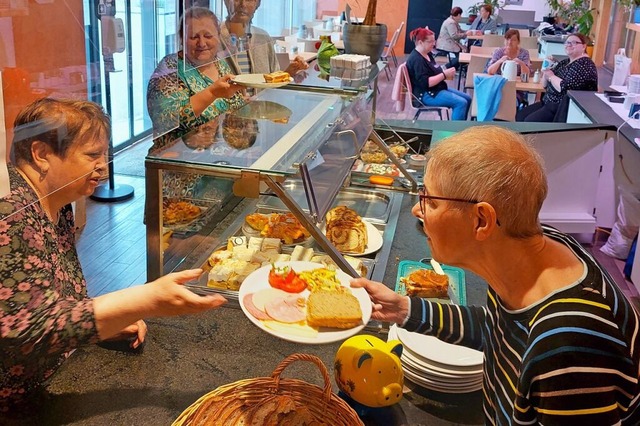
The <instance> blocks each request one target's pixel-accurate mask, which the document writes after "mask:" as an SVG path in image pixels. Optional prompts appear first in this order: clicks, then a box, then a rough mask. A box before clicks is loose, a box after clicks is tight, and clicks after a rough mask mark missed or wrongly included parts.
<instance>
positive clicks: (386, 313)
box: [351, 278, 409, 324]
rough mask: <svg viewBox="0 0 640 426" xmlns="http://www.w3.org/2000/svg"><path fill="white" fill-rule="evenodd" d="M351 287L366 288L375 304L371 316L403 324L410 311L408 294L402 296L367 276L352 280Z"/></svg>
mask: <svg viewBox="0 0 640 426" xmlns="http://www.w3.org/2000/svg"><path fill="white" fill-rule="evenodd" d="M351 287H355V288H364V289H365V290H366V291H367V293H369V297H370V298H371V303H372V304H373V313H372V315H371V317H372V318H373V319H375V320H378V321H386V322H393V323H396V324H402V322H403V321H404V320H405V318H406V317H407V315H408V312H409V300H408V298H407V296H401V295H399V294H398V293H396V292H395V291H393V290H391V289H390V288H389V287H387V286H386V285H384V284H382V283H379V282H375V281H370V280H368V279H366V278H356V279H353V280H351Z"/></svg>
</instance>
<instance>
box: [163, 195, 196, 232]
mask: <svg viewBox="0 0 640 426" xmlns="http://www.w3.org/2000/svg"><path fill="white" fill-rule="evenodd" d="M162 207H163V209H162V223H163V225H164V226H168V225H185V224H188V223H190V222H193V221H194V220H196V219H197V218H199V217H200V215H201V214H202V209H201V208H200V207H199V206H196V205H195V204H193V203H190V202H188V201H182V200H165V202H164V203H163V206H162Z"/></svg>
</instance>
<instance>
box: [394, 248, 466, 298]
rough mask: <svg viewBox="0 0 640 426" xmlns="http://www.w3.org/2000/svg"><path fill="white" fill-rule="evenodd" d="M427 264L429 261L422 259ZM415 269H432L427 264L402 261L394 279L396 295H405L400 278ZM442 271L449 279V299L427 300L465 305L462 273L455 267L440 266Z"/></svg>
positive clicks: (464, 286)
mask: <svg viewBox="0 0 640 426" xmlns="http://www.w3.org/2000/svg"><path fill="white" fill-rule="evenodd" d="M423 260H424V261H426V262H428V261H429V259H423ZM416 269H433V268H432V267H431V265H430V264H429V263H424V262H416V261H414V260H403V261H402V262H400V265H398V276H397V277H396V293H399V294H402V295H406V294H407V290H406V288H405V285H404V283H403V282H402V280H400V278H402V277H406V276H407V275H409V274H410V273H412V272H413V271H415V270H416ZM442 270H443V271H444V273H445V274H447V276H448V277H449V299H450V300H449V299H439V298H429V299H428V300H433V301H436V302H445V303H454V304H456V305H466V304H467V284H466V282H465V278H464V271H463V270H462V269H460V268H456V267H455V266H447V265H442Z"/></svg>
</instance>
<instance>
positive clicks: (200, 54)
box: [147, 7, 245, 154]
mask: <svg viewBox="0 0 640 426" xmlns="http://www.w3.org/2000/svg"><path fill="white" fill-rule="evenodd" d="M183 23H184V28H183ZM178 32H179V36H180V39H181V40H183V48H182V50H180V51H179V52H178V53H172V54H169V55H167V56H165V57H164V58H163V59H162V60H161V61H160V63H159V64H158V66H157V67H156V69H155V71H154V73H153V75H152V76H151V79H150V80H149V86H148V88H147V107H148V110H149V115H150V116H151V120H152V121H153V130H154V135H156V136H155V137H154V139H153V146H152V147H151V149H150V150H149V153H150V154H153V153H155V152H157V151H159V150H161V149H162V148H164V147H166V146H167V145H169V144H170V143H172V142H173V141H175V140H176V139H177V138H179V137H181V136H182V135H184V134H185V133H187V132H189V131H191V130H193V129H194V128H196V127H198V126H200V125H202V124H204V123H206V122H208V121H210V120H213V119H214V118H216V117H218V116H219V115H221V114H224V113H225V112H227V111H233V110H235V109H238V108H240V107H241V106H243V105H244V104H245V101H244V98H243V96H242V93H241V91H242V87H241V86H238V85H235V84H232V83H231V79H232V78H233V75H232V74H231V69H230V68H229V65H228V64H227V62H226V61H224V60H220V59H218V56H217V55H218V52H219V51H220V27H219V23H218V18H217V17H216V16H215V15H214V13H213V12H212V11H210V10H209V9H207V8H205V7H192V8H189V9H187V10H186V11H185V13H184V17H183V19H181V20H180V29H179V31H178Z"/></svg>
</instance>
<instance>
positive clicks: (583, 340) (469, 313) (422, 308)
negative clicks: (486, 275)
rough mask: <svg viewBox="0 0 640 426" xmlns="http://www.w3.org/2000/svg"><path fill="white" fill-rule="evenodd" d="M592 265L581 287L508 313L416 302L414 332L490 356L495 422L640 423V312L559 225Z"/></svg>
mask: <svg viewBox="0 0 640 426" xmlns="http://www.w3.org/2000/svg"><path fill="white" fill-rule="evenodd" d="M544 232H545V235H547V236H549V237H551V238H553V239H555V240H557V241H560V242H562V243H564V244H565V245H567V246H568V247H569V248H571V249H572V250H573V251H574V253H576V255H577V256H578V257H579V258H580V259H581V260H582V261H583V263H584V264H585V273H584V275H583V276H582V278H581V279H580V280H578V282H576V283H574V284H571V285H569V286H567V287H565V288H563V289H560V290H558V291H556V292H554V293H552V294H550V295H549V296H547V297H546V298H545V299H543V300H540V301H539V302H537V303H536V304H534V305H532V306H529V307H527V308H524V309H520V310H517V311H513V310H508V309H506V308H505V307H504V306H503V305H502V303H501V301H500V299H499V297H498V296H497V294H496V293H495V292H494V291H493V290H492V289H491V288H489V291H488V294H487V296H488V297H487V307H486V308H483V307H474V306H471V307H466V306H457V305H446V304H439V303H433V302H429V301H425V300H423V299H419V298H412V299H411V314H410V317H409V320H408V321H407V323H406V324H405V325H404V328H406V329H407V330H409V331H416V332H420V333H424V334H430V335H434V336H436V337H438V338H440V339H442V340H444V341H446V342H449V343H455V344H461V345H464V346H468V347H471V348H474V349H478V350H482V351H483V352H484V382H483V393H484V413H485V419H486V421H485V423H486V424H490V425H507V424H509V425H531V424H543V425H569V424H570V425H577V424H580V425H618V424H621V425H639V424H640V409H638V405H640V403H639V398H640V395H639V394H640V388H639V386H638V377H639V366H638V364H639V362H640V355H639V348H638V344H639V343H640V338H639V329H638V328H639V321H638V319H639V318H638V313H637V312H636V311H635V310H634V309H633V308H632V306H631V304H630V302H629V301H628V300H627V299H626V297H625V296H624V295H623V294H622V292H621V291H620V290H619V289H618V288H617V286H616V284H615V283H614V282H613V280H612V279H611V277H610V276H609V275H608V273H607V272H606V271H603V270H602V269H601V268H600V267H599V265H598V264H597V263H596V261H595V260H594V259H593V258H592V257H591V255H590V254H589V253H588V252H587V251H585V250H584V248H582V246H580V244H578V243H577V242H576V241H575V240H574V239H573V238H571V237H569V236H567V235H565V234H562V233H560V232H558V231H557V230H555V229H553V228H549V227H544Z"/></svg>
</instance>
